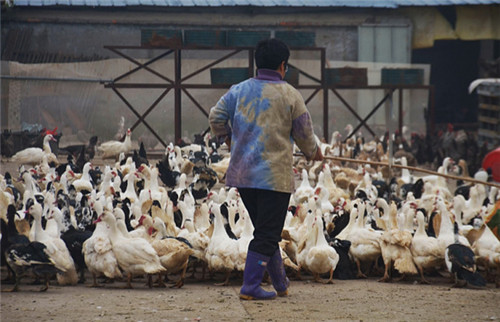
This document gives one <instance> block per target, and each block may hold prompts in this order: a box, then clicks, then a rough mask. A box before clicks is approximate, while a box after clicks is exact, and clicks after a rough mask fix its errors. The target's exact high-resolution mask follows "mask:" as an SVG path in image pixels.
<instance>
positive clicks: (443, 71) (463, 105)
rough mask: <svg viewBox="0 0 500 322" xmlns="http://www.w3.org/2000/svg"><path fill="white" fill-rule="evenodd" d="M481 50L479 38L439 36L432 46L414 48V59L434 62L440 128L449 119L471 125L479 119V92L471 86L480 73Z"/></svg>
mask: <svg viewBox="0 0 500 322" xmlns="http://www.w3.org/2000/svg"><path fill="white" fill-rule="evenodd" d="M479 54H480V41H462V40H440V41H435V42H434V47H432V48H425V49H416V50H413V53H412V63H414V64H431V77H430V84H431V85H434V87H435V90H436V92H435V112H434V116H435V119H434V122H435V124H436V125H438V127H437V129H439V128H441V126H439V125H441V124H442V125H444V124H447V123H453V124H455V129H458V128H460V127H469V128H470V127H472V126H473V125H474V123H476V122H477V95H476V93H473V94H469V92H468V87H469V84H470V83H471V82H472V81H473V80H475V79H477V78H478V77H479Z"/></svg>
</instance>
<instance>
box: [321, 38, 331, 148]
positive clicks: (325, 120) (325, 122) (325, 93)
mask: <svg viewBox="0 0 500 322" xmlns="http://www.w3.org/2000/svg"><path fill="white" fill-rule="evenodd" d="M325 65H326V50H325V48H321V86H322V87H323V138H324V139H325V141H328V133H329V131H328V119H329V117H328V88H327V87H326V80H325Z"/></svg>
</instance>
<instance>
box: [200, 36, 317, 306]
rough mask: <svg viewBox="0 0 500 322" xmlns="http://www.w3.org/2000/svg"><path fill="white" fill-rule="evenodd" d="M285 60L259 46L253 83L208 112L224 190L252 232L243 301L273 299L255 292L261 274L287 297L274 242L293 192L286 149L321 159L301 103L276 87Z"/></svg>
mask: <svg viewBox="0 0 500 322" xmlns="http://www.w3.org/2000/svg"><path fill="white" fill-rule="evenodd" d="M289 57H290V50H289V49H288V46H287V45H286V44H285V43H283V42H282V41H280V40H278V39H275V38H272V39H268V40H263V41H260V42H259V43H258V44H257V47H256V49H255V64H256V66H257V77H255V78H250V79H247V80H245V81H243V82H241V83H239V84H236V85H233V86H232V87H231V89H230V90H229V91H228V92H227V93H226V94H225V95H224V96H222V98H221V99H220V100H219V101H218V102H217V104H216V105H215V106H214V107H212V109H211V110H210V116H209V122H210V127H211V129H212V132H213V133H214V134H215V135H216V136H217V137H219V138H220V137H226V142H227V143H228V145H230V149H231V160H230V163H229V167H228V169H227V173H226V185H227V186H231V187H236V188H238V191H239V193H240V196H241V198H242V200H243V203H244V204H245V207H246V208H247V210H248V213H249V214H250V218H251V220H252V224H253V226H254V229H255V230H254V233H253V237H254V238H253V239H252V241H251V242H250V244H249V246H248V252H247V259H246V263H245V271H244V273H243V286H242V288H241V290H240V298H241V299H244V300H254V299H259V300H263V299H272V298H274V297H276V293H275V292H267V291H265V290H264V289H262V288H261V287H260V284H261V282H262V278H263V276H264V273H265V271H266V269H267V271H268V273H269V276H270V277H271V281H272V283H273V286H274V288H275V289H276V291H277V292H278V295H279V296H286V295H287V294H288V291H287V289H288V285H289V283H290V282H289V280H288V278H287V277H286V274H285V268H284V266H283V261H282V259H281V253H280V249H279V245H278V242H279V241H280V240H281V231H282V230H283V225H284V222H285V217H286V212H287V208H288V203H289V201H290V195H291V193H292V192H293V189H294V178H293V169H292V166H293V142H294V141H295V143H296V144H297V146H298V147H299V148H300V150H301V151H302V152H303V153H304V154H305V156H306V157H307V158H308V159H310V160H322V159H323V155H322V154H321V150H320V149H319V148H318V145H317V144H316V141H315V138H314V132H313V126H312V120H311V116H310V114H309V112H308V110H307V108H306V106H305V103H304V99H303V98H302V96H301V95H300V93H299V92H298V91H297V90H296V89H295V88H294V87H293V86H291V85H290V84H288V83H287V82H285V81H284V80H283V78H284V77H285V74H286V71H287V69H288V58H289Z"/></svg>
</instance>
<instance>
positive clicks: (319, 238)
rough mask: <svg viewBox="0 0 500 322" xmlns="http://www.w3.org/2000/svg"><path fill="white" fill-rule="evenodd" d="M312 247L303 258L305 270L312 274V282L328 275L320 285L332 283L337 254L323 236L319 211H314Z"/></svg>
mask: <svg viewBox="0 0 500 322" xmlns="http://www.w3.org/2000/svg"><path fill="white" fill-rule="evenodd" d="M311 241H312V245H311V248H309V251H308V252H307V255H306V257H305V263H306V267H307V269H308V270H309V271H310V272H311V273H312V274H313V276H314V281H316V282H320V281H321V278H320V274H324V273H330V278H329V279H328V280H327V281H321V282H322V283H326V284H331V283H333V272H334V271H335V268H336V267H337V264H338V262H339V258H340V257H339V254H337V252H336V251H335V249H334V248H333V247H331V246H330V245H329V244H328V243H327V241H326V238H325V235H324V234H323V220H322V219H321V210H319V209H317V210H316V216H315V218H314V221H313V224H312V237H311Z"/></svg>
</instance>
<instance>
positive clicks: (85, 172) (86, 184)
mask: <svg viewBox="0 0 500 322" xmlns="http://www.w3.org/2000/svg"><path fill="white" fill-rule="evenodd" d="M90 169H92V164H91V163H90V162H86V163H85V164H84V165H83V169H82V176H81V177H80V178H79V179H76V180H74V181H73V183H72V185H73V187H75V189H76V191H77V192H80V191H87V192H89V193H90V192H92V191H93V190H94V185H93V184H92V182H91V177H90Z"/></svg>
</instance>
